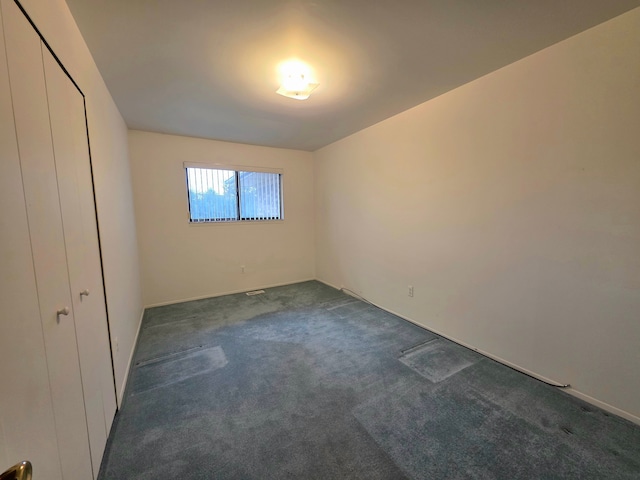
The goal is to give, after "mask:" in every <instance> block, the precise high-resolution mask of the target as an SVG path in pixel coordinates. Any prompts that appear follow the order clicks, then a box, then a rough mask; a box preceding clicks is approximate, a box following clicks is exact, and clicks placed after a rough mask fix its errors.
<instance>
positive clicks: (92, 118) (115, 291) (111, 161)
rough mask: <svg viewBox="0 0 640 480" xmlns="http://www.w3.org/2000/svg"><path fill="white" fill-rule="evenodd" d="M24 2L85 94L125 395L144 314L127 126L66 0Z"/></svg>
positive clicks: (106, 274)
mask: <svg viewBox="0 0 640 480" xmlns="http://www.w3.org/2000/svg"><path fill="white" fill-rule="evenodd" d="M21 3H22V6H23V7H24V9H25V10H26V12H27V13H28V14H29V16H30V17H31V19H32V20H33V22H34V23H35V25H36V27H37V28H38V29H39V30H40V32H41V33H42V35H43V36H44V37H45V39H46V40H47V42H48V43H49V45H50V46H51V48H52V49H53V51H54V52H55V53H56V55H57V56H58V57H59V59H60V61H61V62H62V64H63V65H64V66H65V68H66V69H67V70H68V72H69V73H70V75H71V76H72V77H73V79H74V80H75V81H76V83H77V84H78V85H79V87H80V89H81V90H82V91H83V93H84V94H85V98H86V105H87V117H88V127H89V138H90V146H91V157H92V165H93V173H94V183H95V192H96V208H97V212H98V222H99V228H100V240H101V246H102V256H103V262H104V279H105V290H106V297H107V310H108V314H109V325H110V333H111V340H112V347H113V348H112V350H113V354H114V366H115V376H116V385H117V390H118V395H119V396H121V395H122V391H123V388H124V383H125V379H126V376H127V372H128V362H129V358H130V356H131V352H132V351H133V348H134V342H135V337H136V333H137V330H138V325H139V322H140V318H141V312H142V297H141V290H140V275H139V267H138V251H137V239H136V230H135V216H134V209H133V196H132V190H131V174H130V169H129V158H128V145H127V128H126V125H125V123H124V121H123V119H122V116H121V115H120V113H119V112H118V109H117V108H116V106H115V103H114V102H113V99H112V97H111V94H110V93H109V91H108V90H107V88H106V86H105V84H104V81H103V79H102V77H101V76H100V73H99V72H98V69H97V67H96V65H95V63H94V61H93V58H92V57H91V54H90V53H89V50H88V48H87V46H86V44H85V42H84V40H83V38H82V36H81V34H80V31H79V30H78V28H77V26H76V24H75V21H74V19H73V17H72V16H71V13H70V12H69V9H68V7H67V4H66V3H65V2H64V0H49V1H46V2H43V1H41V0H22V1H21ZM116 338H117V340H118V341H117V344H118V348H115V344H116V341H115V340H116Z"/></svg>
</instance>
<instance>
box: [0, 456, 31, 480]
mask: <svg viewBox="0 0 640 480" xmlns="http://www.w3.org/2000/svg"><path fill="white" fill-rule="evenodd" d="M31 471H32V469H31V462H30V461H29V460H25V461H24V462H20V463H18V464H16V465H14V466H13V467H11V468H10V469H9V470H7V471H5V472H4V473H2V474H0V480H31Z"/></svg>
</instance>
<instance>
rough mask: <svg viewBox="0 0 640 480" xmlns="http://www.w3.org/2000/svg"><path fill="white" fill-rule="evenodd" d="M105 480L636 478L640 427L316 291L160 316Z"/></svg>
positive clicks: (292, 290)
mask: <svg viewBox="0 0 640 480" xmlns="http://www.w3.org/2000/svg"><path fill="white" fill-rule="evenodd" d="M99 478H100V479H102V480H107V479H117V480H125V479H149V480H151V479H154V480H157V479H169V478H188V479H259V480H264V479H305V480H306V479H341V478H348V479H367V480H373V479H405V478H406V479H505V480H515V479H639V478H640V427H638V426H636V425H634V424H632V423H630V422H627V421H625V420H623V419H620V418H618V417H614V416H612V415H609V414H607V413H605V412H603V411H602V410H599V409H597V408H594V407H593V406H590V405H588V404H585V403H583V402H581V401H579V400H577V399H575V398H573V397H571V396H569V395H567V394H565V393H563V392H562V391H560V390H558V389H555V388H553V387H549V386H547V385H545V384H543V383H541V382H538V381H536V380H534V379H532V378H529V377H527V376H525V375H522V374H520V373H517V372H515V371H513V370H511V369H510V368H507V367H505V366H502V365H500V364H498V363H496V362H493V361H491V360H489V359H487V358H484V357H482V356H480V355H478V354H476V353H474V352H472V351H470V350H467V349H465V348H463V347H460V346H458V345H456V344H454V343H451V342H449V341H447V340H445V339H442V338H440V337H438V336H436V335H434V334H432V333H430V332H428V331H426V330H423V329H421V328H419V327H417V326H415V325H413V324H411V323H409V322H406V321H404V320H402V319H399V318H397V317H395V316H393V315H391V314H388V313H386V312H384V311H382V310H379V309H377V308H375V307H373V306H371V305H368V304H366V303H364V302H361V301H359V300H356V299H354V298H352V297H350V296H348V295H346V294H343V293H341V292H338V291H336V290H334V289H332V288H329V287H327V286H325V285H323V284H321V283H318V282H305V283H300V284H296V285H289V286H285V287H278V288H272V289H268V290H267V291H266V293H264V294H262V295H257V296H253V297H249V296H246V295H244V294H238V295H229V296H225V297H218V298H211V299H206V300H198V301H193V302H188V303H181V304H176V305H170V306H166V307H157V308H151V309H148V310H147V311H146V312H145V316H144V320H143V325H142V330H141V332H140V339H139V342H138V345H137V350H136V353H135V357H134V361H133V365H132V370H131V373H130V377H129V384H128V386H127V390H126V396H125V401H124V404H123V406H122V409H121V410H120V412H119V413H118V415H117V416H116V420H115V422H114V425H113V428H112V431H111V435H110V438H109V443H108V445H107V451H106V453H105V456H104V459H103V462H102V467H101V472H100V477H99Z"/></svg>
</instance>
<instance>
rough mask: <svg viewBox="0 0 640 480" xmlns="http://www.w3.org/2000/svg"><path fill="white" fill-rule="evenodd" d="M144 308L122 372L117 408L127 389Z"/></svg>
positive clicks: (120, 405) (119, 406) (120, 404)
mask: <svg viewBox="0 0 640 480" xmlns="http://www.w3.org/2000/svg"><path fill="white" fill-rule="evenodd" d="M144 311H145V308H143V309H142V312H141V313H140V319H139V320H138V328H137V330H136V337H135V338H134V339H133V346H132V347H131V352H129V361H128V362H127V368H126V370H125V372H124V378H123V379H122V384H121V385H120V389H119V392H118V395H117V398H118V408H121V407H122V401H123V400H124V394H125V390H126V388H127V380H128V379H129V372H130V371H131V362H133V356H134V354H135V353H136V346H137V345H138V336H140V329H141V327H142V319H143V318H144Z"/></svg>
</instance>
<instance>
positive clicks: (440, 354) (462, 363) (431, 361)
mask: <svg viewBox="0 0 640 480" xmlns="http://www.w3.org/2000/svg"><path fill="white" fill-rule="evenodd" d="M481 358H482V357H481V356H480V355H478V354H477V353H475V352H472V351H471V350H467V349H465V348H463V347H460V346H459V345H455V344H452V343H451V342H449V341H445V340H441V339H437V340H433V341H428V342H426V343H424V344H422V345H418V346H416V347H414V348H411V349H409V350H407V351H405V352H404V353H403V354H402V355H401V356H400V357H399V360H400V361H401V362H402V363H404V364H405V365H406V366H408V367H409V368H411V369H413V370H414V371H416V372H417V373H419V374H420V375H422V376H423V377H424V378H426V379H427V380H430V381H432V382H434V383H438V382H441V381H442V380H444V379H446V378H449V377H450V376H451V375H455V374H456V373H458V372H460V371H462V370H464V369H465V368H467V367H470V366H471V365H474V364H475V363H476V362H478V361H479V360H480V359H481Z"/></svg>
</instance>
